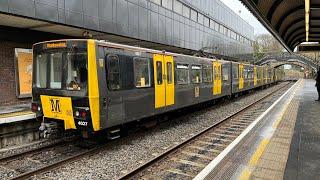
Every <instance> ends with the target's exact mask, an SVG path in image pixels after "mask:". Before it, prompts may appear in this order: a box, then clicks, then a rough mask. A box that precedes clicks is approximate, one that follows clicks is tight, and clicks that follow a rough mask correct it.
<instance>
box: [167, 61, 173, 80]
mask: <svg viewBox="0 0 320 180" xmlns="http://www.w3.org/2000/svg"><path fill="white" fill-rule="evenodd" d="M167 71H168V74H167V79H168V84H172V63H171V62H167Z"/></svg>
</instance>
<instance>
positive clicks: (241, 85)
mask: <svg viewBox="0 0 320 180" xmlns="http://www.w3.org/2000/svg"><path fill="white" fill-rule="evenodd" d="M243 85H244V78H243V64H239V90H241V89H243Z"/></svg>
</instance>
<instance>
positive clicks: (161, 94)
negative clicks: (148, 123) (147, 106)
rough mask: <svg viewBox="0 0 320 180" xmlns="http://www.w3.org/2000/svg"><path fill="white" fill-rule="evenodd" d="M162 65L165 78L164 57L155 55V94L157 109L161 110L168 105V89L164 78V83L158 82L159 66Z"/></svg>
mask: <svg viewBox="0 0 320 180" xmlns="http://www.w3.org/2000/svg"><path fill="white" fill-rule="evenodd" d="M160 63H161V70H162V76H163V77H165V76H164V72H165V68H164V64H165V63H164V57H163V55H160V54H154V55H153V68H154V84H155V85H154V91H155V92H154V93H155V103H154V105H155V108H161V107H164V106H165V105H166V87H165V81H164V79H163V78H162V83H159V82H158V71H157V69H158V68H157V65H158V64H160Z"/></svg>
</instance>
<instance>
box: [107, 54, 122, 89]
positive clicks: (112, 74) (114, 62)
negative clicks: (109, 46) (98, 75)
mask: <svg viewBox="0 0 320 180" xmlns="http://www.w3.org/2000/svg"><path fill="white" fill-rule="evenodd" d="M107 61H108V67H107V69H108V76H107V77H108V87H109V89H111V90H117V89H120V68H119V57H118V56H116V55H108V57H107Z"/></svg>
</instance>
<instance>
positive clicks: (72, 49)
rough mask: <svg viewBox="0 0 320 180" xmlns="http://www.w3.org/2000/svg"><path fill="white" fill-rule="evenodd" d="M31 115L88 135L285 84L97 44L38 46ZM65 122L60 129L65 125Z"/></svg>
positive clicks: (233, 68)
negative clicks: (214, 100) (200, 104)
mask: <svg viewBox="0 0 320 180" xmlns="http://www.w3.org/2000/svg"><path fill="white" fill-rule="evenodd" d="M33 54H34V60H33V61H34V62H33V69H34V71H33V86H32V97H33V102H32V109H33V111H34V112H36V114H37V118H38V119H39V120H41V121H43V123H42V126H41V129H42V130H45V129H46V127H47V125H50V126H51V125H53V126H56V125H57V126H58V127H59V126H62V129H63V127H64V129H65V130H69V129H77V130H79V131H80V132H81V133H82V135H83V136H84V137H88V135H91V134H93V133H95V132H98V131H101V130H112V132H113V133H116V132H119V131H118V130H117V128H118V127H120V126H122V125H124V124H126V123H129V122H133V121H136V120H140V119H143V118H147V117H151V116H155V115H160V114H163V113H166V112H169V111H173V110H177V109H181V108H183V107H187V106H191V105H195V104H199V103H202V102H205V101H210V100H213V99H217V98H221V97H227V96H232V95H235V94H238V93H241V92H243V91H247V90H250V89H253V88H256V87H260V86H266V85H269V84H271V83H274V82H276V81H279V80H280V79H281V75H282V74H281V72H280V71H279V70H274V69H272V68H268V67H267V66H254V65H249V64H241V63H237V62H230V61H224V60H216V59H209V58H202V57H194V56H187V55H182V54H175V53H168V52H161V51H157V50H152V49H145V48H139V47H133V46H126V45H121V44H115V43H110V42H104V41H98V40H58V41H48V42H41V43H37V44H35V45H34V46H33ZM59 124H60V125H59Z"/></svg>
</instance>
